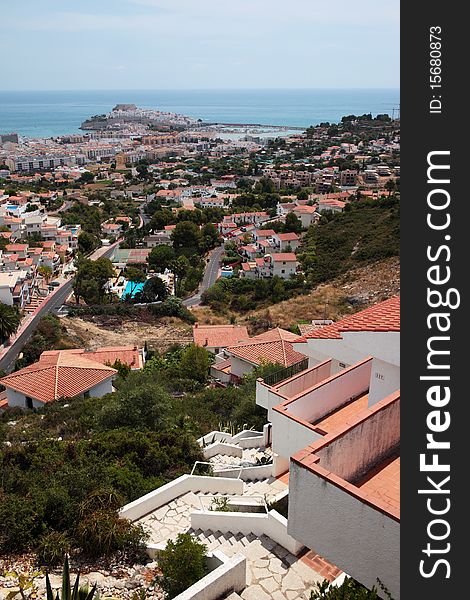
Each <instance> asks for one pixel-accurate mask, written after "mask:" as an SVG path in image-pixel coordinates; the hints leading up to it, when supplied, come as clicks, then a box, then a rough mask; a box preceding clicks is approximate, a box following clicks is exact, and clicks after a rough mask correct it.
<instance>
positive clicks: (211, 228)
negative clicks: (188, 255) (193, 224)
mask: <svg viewBox="0 0 470 600" xmlns="http://www.w3.org/2000/svg"><path fill="white" fill-rule="evenodd" d="M201 237H202V240H201V250H203V251H204V252H205V251H207V250H211V249H212V248H215V247H216V246H217V244H218V243H219V237H220V236H219V232H218V231H217V227H216V226H215V225H213V224H212V223H206V225H204V226H203V227H202V229H201Z"/></svg>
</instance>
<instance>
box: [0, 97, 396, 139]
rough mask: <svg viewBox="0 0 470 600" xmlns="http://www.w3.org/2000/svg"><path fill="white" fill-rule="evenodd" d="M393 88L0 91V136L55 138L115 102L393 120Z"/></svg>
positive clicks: (229, 118) (180, 109) (263, 115)
mask: <svg viewBox="0 0 470 600" xmlns="http://www.w3.org/2000/svg"><path fill="white" fill-rule="evenodd" d="M399 102H400V92H399V90H398V89H308V90H307V89H306V90H174V91H171V90H106V91H98V90H94V91H85V90H80V91H71V90H69V91H50V92H48V91H0V133H10V132H16V133H18V134H19V135H21V136H25V137H32V138H38V137H55V136H59V135H67V134H71V133H77V132H79V131H80V130H79V127H80V124H81V123H82V122H83V121H84V120H85V119H87V118H89V117H91V116H93V115H98V114H103V113H107V112H109V111H110V110H111V109H112V108H113V106H115V105H116V104H118V103H133V104H136V105H137V106H139V107H143V108H154V109H158V110H162V111H169V112H175V113H179V114H184V115H188V116H190V117H194V118H197V119H202V120H203V121H204V122H212V123H214V122H216V123H237V124H260V125H280V126H286V127H289V126H290V127H309V126H310V125H317V124H319V123H322V122H330V123H335V122H338V121H340V120H341V117H343V116H345V115H350V114H356V115H362V114H364V113H372V114H373V115H374V116H375V115H376V114H379V113H388V114H389V115H390V116H392V115H394V116H395V117H396V116H398V111H399Z"/></svg>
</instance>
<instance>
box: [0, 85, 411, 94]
mask: <svg viewBox="0 0 470 600" xmlns="http://www.w3.org/2000/svg"><path fill="white" fill-rule="evenodd" d="M329 90H335V91H372V90H381V91H382V90H384V91H385V90H390V91H392V90H393V91H397V90H400V87H399V86H397V87H395V86H390V87H305V88H304V87H289V88H276V87H272V88H271V87H266V88H250V87H247V88H228V87H227V88H226V87H221V88H90V89H85V88H63V89H59V88H54V89H9V90H5V89H3V90H0V94H1V93H5V92H8V93H9V92H35V93H37V92H252V91H255V92H269V91H273V92H293V91H329Z"/></svg>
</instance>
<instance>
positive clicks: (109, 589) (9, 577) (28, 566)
mask: <svg viewBox="0 0 470 600" xmlns="http://www.w3.org/2000/svg"><path fill="white" fill-rule="evenodd" d="M70 570H71V580H72V585H73V583H74V582H75V577H76V573H77V568H76V566H75V568H74V565H73V563H72V564H71V569H70ZM80 571H81V575H80V585H86V584H88V585H89V586H90V587H91V586H93V585H95V584H96V585H97V589H98V590H99V592H100V596H101V599H102V600H106V598H122V599H123V600H140V598H141V597H142V595H141V594H142V592H143V591H144V590H145V592H146V595H145V598H146V600H162V599H163V598H164V594H163V592H162V591H161V590H160V589H159V588H158V585H155V583H154V579H155V576H156V575H157V573H158V570H157V563H155V562H149V563H147V564H146V565H133V566H129V567H126V566H123V565H122V564H94V565H92V564H89V565H82V566H81V569H80ZM12 572H16V573H18V574H20V573H22V574H29V577H30V578H31V576H32V575H35V577H34V579H33V581H34V587H33V588H31V589H30V590H29V591H28V592H27V593H26V597H27V598H38V599H39V598H41V599H42V598H45V595H46V594H45V590H46V578H45V573H44V572H41V571H40V570H39V569H38V567H37V566H36V565H35V563H34V557H33V556H32V555H25V556H22V557H18V558H9V559H0V600H6V599H7V598H11V597H12V596H11V593H12V592H15V591H17V592H18V596H17V597H18V598H20V595H19V586H18V577H17V576H15V575H13V574H12ZM49 577H50V580H51V585H52V588H53V589H59V588H61V586H62V569H61V568H58V569H54V570H52V572H51V573H50V575H49Z"/></svg>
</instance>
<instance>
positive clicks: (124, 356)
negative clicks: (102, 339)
mask: <svg viewBox="0 0 470 600" xmlns="http://www.w3.org/2000/svg"><path fill="white" fill-rule="evenodd" d="M59 353H62V354H70V355H73V356H81V357H83V358H85V359H87V360H91V361H95V362H98V363H100V364H102V365H108V366H109V365H113V364H114V363H115V362H116V361H117V360H119V361H120V362H121V363H123V364H126V365H129V367H131V368H133V369H142V368H143V366H144V364H143V359H142V353H141V352H140V350H139V348H137V346H106V347H104V348H97V349H96V350H84V349H83V348H73V349H71V350H47V351H46V352H43V353H42V354H41V359H42V357H45V358H47V357H51V356H55V355H57V354H59Z"/></svg>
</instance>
